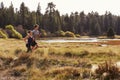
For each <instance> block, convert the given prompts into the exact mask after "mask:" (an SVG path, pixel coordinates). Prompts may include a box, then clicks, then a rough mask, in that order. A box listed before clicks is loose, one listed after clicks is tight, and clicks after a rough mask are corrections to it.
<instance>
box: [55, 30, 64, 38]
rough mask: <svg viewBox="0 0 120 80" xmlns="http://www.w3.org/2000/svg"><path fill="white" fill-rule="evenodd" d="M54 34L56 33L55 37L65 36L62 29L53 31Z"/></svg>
mask: <svg viewBox="0 0 120 80" xmlns="http://www.w3.org/2000/svg"><path fill="white" fill-rule="evenodd" d="M55 34H56V36H57V37H64V36H65V32H64V31H62V30H59V31H57V32H55Z"/></svg>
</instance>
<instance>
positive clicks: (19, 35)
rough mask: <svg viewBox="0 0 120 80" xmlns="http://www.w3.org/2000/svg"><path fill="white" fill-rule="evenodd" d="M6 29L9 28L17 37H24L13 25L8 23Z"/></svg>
mask: <svg viewBox="0 0 120 80" xmlns="http://www.w3.org/2000/svg"><path fill="white" fill-rule="evenodd" d="M6 29H9V30H10V31H11V32H12V36H13V37H15V38H17V39H22V35H21V34H20V33H19V32H17V31H16V30H15V29H14V27H13V26H12V25H7V26H6Z"/></svg>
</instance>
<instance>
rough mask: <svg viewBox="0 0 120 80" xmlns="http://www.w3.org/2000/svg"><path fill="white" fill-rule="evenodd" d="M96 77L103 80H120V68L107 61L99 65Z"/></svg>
mask: <svg viewBox="0 0 120 80" xmlns="http://www.w3.org/2000/svg"><path fill="white" fill-rule="evenodd" d="M95 72H96V77H97V78H100V79H102V80H114V79H119V78H120V71H119V68H118V67H117V66H116V65H115V64H114V63H112V62H111V61H106V62H105V63H102V64H100V65H98V68H97V69H96V71H95Z"/></svg>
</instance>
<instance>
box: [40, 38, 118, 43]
mask: <svg viewBox="0 0 120 80" xmlns="http://www.w3.org/2000/svg"><path fill="white" fill-rule="evenodd" d="M109 40H120V39H98V38H47V39H45V38H44V39H41V40H40V41H41V42H47V43H55V42H60V43H64V42H105V41H109Z"/></svg>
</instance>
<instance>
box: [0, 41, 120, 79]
mask: <svg viewBox="0 0 120 80" xmlns="http://www.w3.org/2000/svg"><path fill="white" fill-rule="evenodd" d="M0 42H1V43H0V70H1V72H2V73H3V75H1V78H2V77H4V76H7V77H11V78H12V79H10V80H13V79H14V78H15V79H16V80H20V79H24V80H53V79H54V80H70V79H71V80H82V79H85V78H89V79H90V78H91V79H92V80H94V79H93V77H94V76H92V75H91V71H90V70H91V67H92V64H100V65H101V63H103V62H105V61H109V60H111V59H112V61H113V62H116V61H119V59H120V54H119V53H120V50H119V48H120V45H114V46H113V45H108V46H105V47H102V46H100V45H99V44H98V43H49V44H48V43H42V42H40V41H37V42H38V44H39V46H41V47H40V48H38V49H37V50H35V51H34V52H32V53H25V52H26V47H25V42H24V41H22V40H17V39H0ZM102 65H103V64H102ZM118 72H119V71H118ZM62 73H63V74H62ZM94 78H95V77H94Z"/></svg>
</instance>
